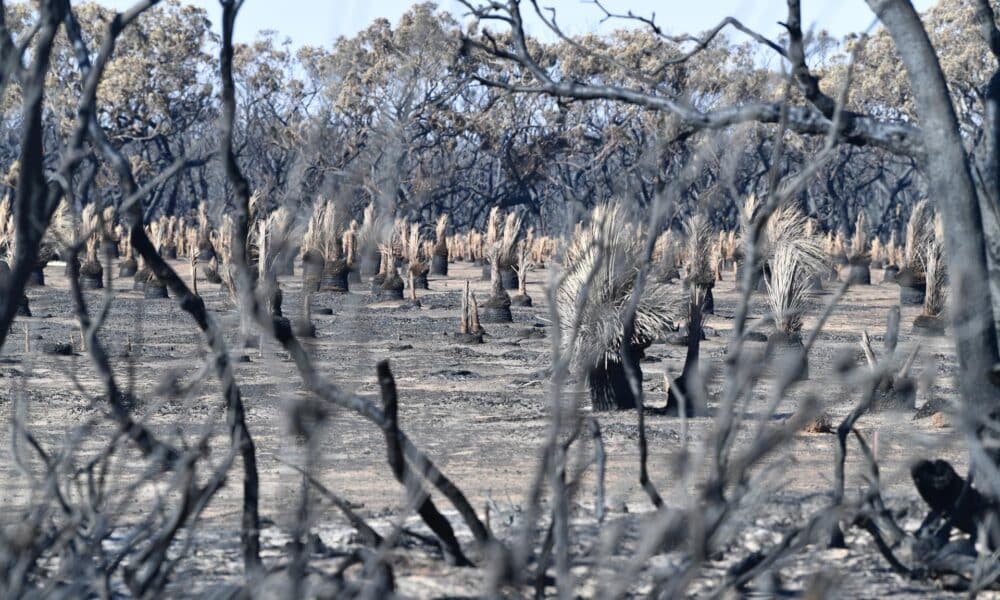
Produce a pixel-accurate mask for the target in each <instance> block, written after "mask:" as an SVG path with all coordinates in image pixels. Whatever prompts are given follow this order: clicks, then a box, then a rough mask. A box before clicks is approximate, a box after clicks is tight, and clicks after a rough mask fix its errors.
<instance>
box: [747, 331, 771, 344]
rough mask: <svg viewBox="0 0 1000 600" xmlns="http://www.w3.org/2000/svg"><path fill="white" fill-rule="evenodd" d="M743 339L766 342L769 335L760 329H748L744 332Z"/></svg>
mask: <svg viewBox="0 0 1000 600" xmlns="http://www.w3.org/2000/svg"><path fill="white" fill-rule="evenodd" d="M743 339H744V341H747V342H766V341H767V335H765V334H764V333H762V332H760V331H748V332H746V333H744V334H743Z"/></svg>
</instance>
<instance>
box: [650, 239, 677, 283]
mask: <svg viewBox="0 0 1000 600" xmlns="http://www.w3.org/2000/svg"><path fill="white" fill-rule="evenodd" d="M680 254H681V248H680V244H679V242H678V240H677V236H676V235H675V234H674V232H673V231H672V230H670V229H667V230H665V231H663V232H662V233H660V235H659V237H657V238H656V242H655V243H654V244H653V263H654V264H655V269H654V274H655V277H656V279H657V280H658V281H659V282H660V283H669V282H671V281H674V280H676V279H680V276H681V275H680V270H679V269H678V267H679V265H680Z"/></svg>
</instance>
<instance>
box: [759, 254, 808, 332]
mask: <svg viewBox="0 0 1000 600" xmlns="http://www.w3.org/2000/svg"><path fill="white" fill-rule="evenodd" d="M813 273H814V272H813V271H811V270H810V268H809V265H808V264H806V263H804V262H803V261H802V255H801V253H799V252H798V251H797V250H796V249H795V248H794V247H793V246H791V245H785V246H780V247H778V249H777V250H776V251H775V254H774V258H773V260H772V261H771V276H770V277H769V278H767V279H766V280H765V283H766V285H767V305H768V308H770V310H771V314H772V315H773V317H774V324H775V328H776V329H777V330H778V331H780V332H782V333H784V334H786V335H788V336H790V337H791V336H795V335H797V334H799V332H801V331H802V319H803V315H804V313H805V310H806V306H807V303H808V300H809V295H810V289H811V285H810V281H809V279H810V277H811V276H812V274H813Z"/></svg>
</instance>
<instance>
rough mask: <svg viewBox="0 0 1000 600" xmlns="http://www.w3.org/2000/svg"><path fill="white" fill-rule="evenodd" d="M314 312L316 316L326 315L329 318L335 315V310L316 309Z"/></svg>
mask: <svg viewBox="0 0 1000 600" xmlns="http://www.w3.org/2000/svg"><path fill="white" fill-rule="evenodd" d="M312 312H313V314H314V315H325V316H327V317H328V316H330V315H332V314H333V309H332V308H316V309H313V311H312Z"/></svg>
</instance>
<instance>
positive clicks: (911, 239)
mask: <svg viewBox="0 0 1000 600" xmlns="http://www.w3.org/2000/svg"><path fill="white" fill-rule="evenodd" d="M933 235H934V211H933V210H931V208H930V205H929V204H928V203H927V200H921V201H920V202H917V203H916V204H915V205H914V206H913V210H912V211H911V212H910V218H909V219H908V220H907V221H906V237H905V239H904V241H903V264H902V265H901V266H900V270H899V274H898V275H897V276H896V283H897V284H899V303H900V304H904V305H911V306H919V305H921V304H923V302H924V294H925V292H926V290H927V274H926V272H925V271H924V268H925V266H924V253H925V252H926V250H927V247H928V244H929V243H930V241H931V238H932V237H933Z"/></svg>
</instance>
